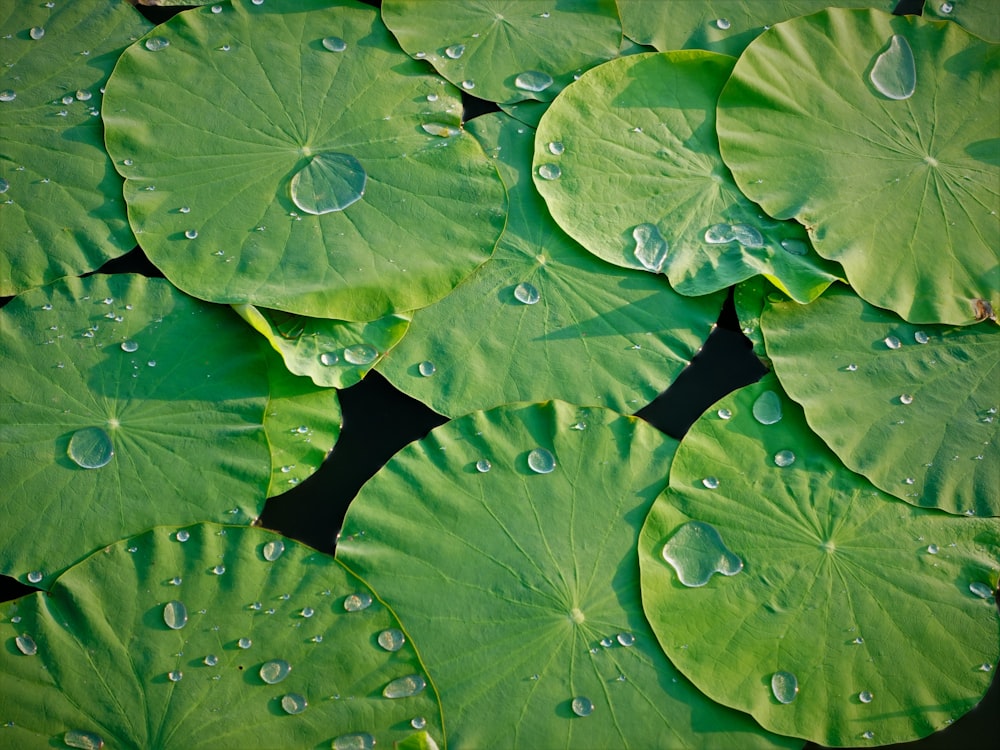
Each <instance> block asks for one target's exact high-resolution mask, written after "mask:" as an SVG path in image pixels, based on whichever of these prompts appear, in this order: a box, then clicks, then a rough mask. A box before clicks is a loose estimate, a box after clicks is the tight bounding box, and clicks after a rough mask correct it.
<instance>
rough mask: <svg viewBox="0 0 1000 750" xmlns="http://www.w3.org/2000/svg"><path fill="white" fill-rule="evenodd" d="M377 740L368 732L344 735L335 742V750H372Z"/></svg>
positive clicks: (336, 738) (335, 739)
mask: <svg viewBox="0 0 1000 750" xmlns="http://www.w3.org/2000/svg"><path fill="white" fill-rule="evenodd" d="M374 747H375V738H374V737H372V736H371V735H370V734H368V732H356V733H354V734H342V735H340V736H339V737H335V738H334V740H333V750H372V748H374Z"/></svg>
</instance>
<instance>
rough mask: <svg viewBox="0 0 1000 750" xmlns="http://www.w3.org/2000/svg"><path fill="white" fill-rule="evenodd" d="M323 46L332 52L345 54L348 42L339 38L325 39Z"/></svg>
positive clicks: (327, 37)
mask: <svg viewBox="0 0 1000 750" xmlns="http://www.w3.org/2000/svg"><path fill="white" fill-rule="evenodd" d="M322 44H323V46H324V47H325V48H326V49H328V50H330V52H343V51H344V50H345V49H347V42H346V41H344V40H343V39H341V38H340V37H339V36H326V37H323V42H322Z"/></svg>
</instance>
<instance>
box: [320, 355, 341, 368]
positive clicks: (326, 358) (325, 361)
mask: <svg viewBox="0 0 1000 750" xmlns="http://www.w3.org/2000/svg"><path fill="white" fill-rule="evenodd" d="M338 362H340V355H339V354H337V353H336V352H323V353H322V354H320V355H319V363H320V364H321V365H323V366H324V367H333V365H335V364H337V363H338Z"/></svg>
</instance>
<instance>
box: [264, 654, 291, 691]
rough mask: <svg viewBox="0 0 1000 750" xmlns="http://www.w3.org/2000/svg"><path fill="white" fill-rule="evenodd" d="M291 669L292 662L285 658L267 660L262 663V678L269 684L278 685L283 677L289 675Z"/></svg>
mask: <svg viewBox="0 0 1000 750" xmlns="http://www.w3.org/2000/svg"><path fill="white" fill-rule="evenodd" d="M291 671H292V665H291V664H289V663H288V662H287V661H285V660H284V659H275V660H274V661H269V662H265V663H264V664H262V665H261V668H260V679H262V680H263V681H264V682H266V683H267V684H268V685H277V684H278V683H279V682H281V681H282V680H283V679H285V678H286V677H288V673H289V672H291Z"/></svg>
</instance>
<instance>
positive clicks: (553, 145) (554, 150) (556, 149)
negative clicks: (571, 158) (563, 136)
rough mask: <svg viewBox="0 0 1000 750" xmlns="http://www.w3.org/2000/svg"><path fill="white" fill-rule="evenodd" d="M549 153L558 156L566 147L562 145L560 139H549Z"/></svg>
mask: <svg viewBox="0 0 1000 750" xmlns="http://www.w3.org/2000/svg"><path fill="white" fill-rule="evenodd" d="M548 149H549V153H550V154H552V155H553V156H559V155H560V154H562V153H563V152H564V151H566V147H565V146H564V145H563V143H562V141H550V142H549V145H548Z"/></svg>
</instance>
